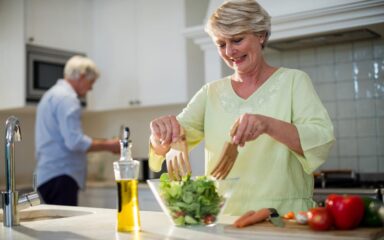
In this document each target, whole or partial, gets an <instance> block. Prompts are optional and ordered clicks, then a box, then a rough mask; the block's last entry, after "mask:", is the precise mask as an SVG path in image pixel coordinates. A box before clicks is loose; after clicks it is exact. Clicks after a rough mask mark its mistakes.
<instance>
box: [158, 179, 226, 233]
mask: <svg viewBox="0 0 384 240" xmlns="http://www.w3.org/2000/svg"><path fill="white" fill-rule="evenodd" d="M160 194H161V197H162V198H163V200H164V203H165V205H166V206H167V208H168V210H169V212H170V214H171V216H172V218H173V220H174V222H175V224H176V225H179V226H180V225H196V224H205V225H209V224H212V223H214V222H215V221H216V218H217V215H218V214H219V212H220V208H221V207H222V205H223V203H224V198H223V197H221V196H219V194H218V193H217V191H216V186H215V182H214V181H213V180H211V179H208V178H207V177H206V176H199V177H196V178H195V179H192V178H191V176H189V175H188V176H185V177H183V178H182V180H181V181H170V180H169V176H168V173H163V174H162V175H161V177H160Z"/></svg>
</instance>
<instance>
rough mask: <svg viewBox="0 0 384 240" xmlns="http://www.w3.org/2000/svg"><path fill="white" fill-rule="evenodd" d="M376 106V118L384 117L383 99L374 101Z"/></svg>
mask: <svg viewBox="0 0 384 240" xmlns="http://www.w3.org/2000/svg"><path fill="white" fill-rule="evenodd" d="M375 104H376V115H377V116H378V117H384V98H383V97H382V98H379V99H376V100H375Z"/></svg>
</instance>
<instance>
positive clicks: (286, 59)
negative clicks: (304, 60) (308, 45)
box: [282, 51, 299, 68]
mask: <svg viewBox="0 0 384 240" xmlns="http://www.w3.org/2000/svg"><path fill="white" fill-rule="evenodd" d="M282 64H283V66H285V67H287V68H298V67H299V55H298V52H297V51H287V52H283V53H282Z"/></svg>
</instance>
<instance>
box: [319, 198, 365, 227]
mask: <svg viewBox="0 0 384 240" xmlns="http://www.w3.org/2000/svg"><path fill="white" fill-rule="evenodd" d="M325 206H326V208H327V209H328V210H329V211H330V213H331V214H332V217H333V219H334V222H335V226H336V228H337V229H342V230H348V229H354V228H356V227H357V226H358V225H359V223H360V222H361V220H362V219H363V216H364V202H363V200H362V199H361V197H360V196H356V195H337V194H330V195H328V197H327V199H326V200H325Z"/></svg>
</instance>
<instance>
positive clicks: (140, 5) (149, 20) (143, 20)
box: [136, 0, 187, 106]
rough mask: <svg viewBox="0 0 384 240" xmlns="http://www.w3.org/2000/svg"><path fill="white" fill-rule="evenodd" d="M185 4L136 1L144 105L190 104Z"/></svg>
mask: <svg viewBox="0 0 384 240" xmlns="http://www.w3.org/2000/svg"><path fill="white" fill-rule="evenodd" d="M184 16H185V9H184V1H180V0H167V1H158V0H140V1H137V36H136V37H137V46H138V47H137V49H138V55H137V62H138V78H139V83H140V101H141V103H142V105H143V106H151V105H162V104H172V103H184V102H186V101H187V80H186V78H187V77H186V64H185V63H186V47H185V38H184V36H183V34H182V31H183V29H184V28H185V26H184V25H185V24H184V22H185V20H184Z"/></svg>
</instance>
